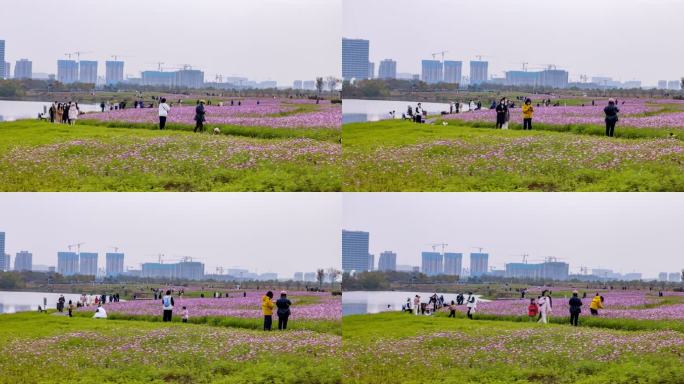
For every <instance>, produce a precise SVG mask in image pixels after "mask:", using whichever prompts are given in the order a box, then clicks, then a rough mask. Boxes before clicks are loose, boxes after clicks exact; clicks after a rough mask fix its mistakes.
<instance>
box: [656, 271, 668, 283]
mask: <svg viewBox="0 0 684 384" xmlns="http://www.w3.org/2000/svg"><path fill="white" fill-rule="evenodd" d="M658 281H667V272H660V273H659V274H658Z"/></svg>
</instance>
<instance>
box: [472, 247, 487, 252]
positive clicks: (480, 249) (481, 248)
mask: <svg viewBox="0 0 684 384" xmlns="http://www.w3.org/2000/svg"><path fill="white" fill-rule="evenodd" d="M472 248H473V249H478V250H479V251H478V253H482V250H483V249H484V248H483V247H472Z"/></svg>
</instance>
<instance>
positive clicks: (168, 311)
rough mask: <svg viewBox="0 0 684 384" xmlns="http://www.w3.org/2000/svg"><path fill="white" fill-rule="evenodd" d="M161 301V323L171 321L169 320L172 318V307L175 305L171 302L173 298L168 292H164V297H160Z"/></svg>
mask: <svg viewBox="0 0 684 384" xmlns="http://www.w3.org/2000/svg"><path fill="white" fill-rule="evenodd" d="M161 301H162V310H163V317H162V321H165V322H166V321H171V318H172V317H173V305H174V304H175V303H174V302H173V296H171V291H170V290H168V291H166V295H164V297H162V299H161Z"/></svg>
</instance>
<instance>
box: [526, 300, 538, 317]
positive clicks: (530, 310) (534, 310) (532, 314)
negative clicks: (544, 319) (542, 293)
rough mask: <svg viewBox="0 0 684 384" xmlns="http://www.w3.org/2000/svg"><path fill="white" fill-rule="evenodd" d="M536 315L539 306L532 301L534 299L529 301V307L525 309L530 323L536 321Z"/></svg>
mask: <svg viewBox="0 0 684 384" xmlns="http://www.w3.org/2000/svg"><path fill="white" fill-rule="evenodd" d="M537 315H539V306H537V303H536V302H535V301H534V298H531V299H530V305H529V306H528V307H527V316H529V318H530V321H535V320H537Z"/></svg>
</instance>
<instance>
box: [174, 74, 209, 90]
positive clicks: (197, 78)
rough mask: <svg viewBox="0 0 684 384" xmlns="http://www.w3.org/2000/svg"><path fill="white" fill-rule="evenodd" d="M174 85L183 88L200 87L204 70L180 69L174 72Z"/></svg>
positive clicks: (202, 84)
mask: <svg viewBox="0 0 684 384" xmlns="http://www.w3.org/2000/svg"><path fill="white" fill-rule="evenodd" d="M175 85H176V86H177V87H183V88H202V87H204V72H202V71H199V70H197V69H182V70H180V71H178V72H176V79H175Z"/></svg>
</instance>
